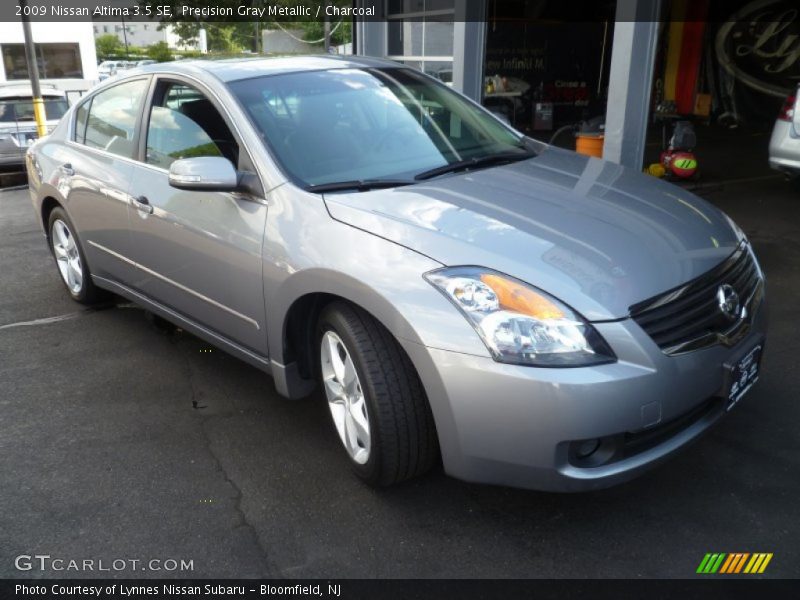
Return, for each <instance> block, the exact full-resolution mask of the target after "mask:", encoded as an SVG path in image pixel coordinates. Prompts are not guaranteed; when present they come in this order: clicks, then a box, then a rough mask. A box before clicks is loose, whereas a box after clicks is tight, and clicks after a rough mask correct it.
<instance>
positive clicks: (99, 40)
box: [94, 33, 125, 60]
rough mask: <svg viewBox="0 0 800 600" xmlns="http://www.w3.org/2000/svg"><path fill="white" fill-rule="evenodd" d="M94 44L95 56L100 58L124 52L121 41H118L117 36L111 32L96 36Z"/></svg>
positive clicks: (103, 58)
mask: <svg viewBox="0 0 800 600" xmlns="http://www.w3.org/2000/svg"><path fill="white" fill-rule="evenodd" d="M94 46H95V49H96V50H97V57H98V58H99V59H101V60H106V59H108V58H110V57H112V56H117V55H119V54H123V53H124V52H125V46H123V45H122V42H120V41H119V38H118V37H117V36H115V35H114V34H113V33H107V34H105V35H101V36H99V37H96V38H95V40H94Z"/></svg>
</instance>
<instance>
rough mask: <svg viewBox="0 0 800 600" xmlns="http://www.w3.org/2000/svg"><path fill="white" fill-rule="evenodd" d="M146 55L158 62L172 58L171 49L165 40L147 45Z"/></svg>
mask: <svg viewBox="0 0 800 600" xmlns="http://www.w3.org/2000/svg"><path fill="white" fill-rule="evenodd" d="M147 56H149V57H150V58H152V59H153V60H157V61H158V62H167V61H170V60H172V51H171V50H170V49H169V46H167V42H157V43H155V44H153V45H151V46H148V47H147Z"/></svg>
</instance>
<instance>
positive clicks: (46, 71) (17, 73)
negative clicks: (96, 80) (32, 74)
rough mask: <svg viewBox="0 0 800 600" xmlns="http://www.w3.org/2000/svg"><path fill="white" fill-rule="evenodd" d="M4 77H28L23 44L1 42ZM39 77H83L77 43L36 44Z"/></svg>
mask: <svg viewBox="0 0 800 600" xmlns="http://www.w3.org/2000/svg"><path fill="white" fill-rule="evenodd" d="M2 52H3V66H4V67H5V71H6V79H9V80H12V79H28V66H27V61H26V59H25V45H24V44H2ZM36 58H37V63H38V65H39V77H41V78H42V79H83V67H82V64H81V51H80V46H79V44H36Z"/></svg>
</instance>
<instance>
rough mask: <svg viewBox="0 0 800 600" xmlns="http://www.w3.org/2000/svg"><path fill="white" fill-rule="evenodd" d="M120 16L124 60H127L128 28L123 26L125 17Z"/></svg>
mask: <svg viewBox="0 0 800 600" xmlns="http://www.w3.org/2000/svg"><path fill="white" fill-rule="evenodd" d="M120 16H121V18H122V39H123V40H124V41H125V60H128V58H129V56H128V28H127V27H126V26H125V17H124V16H123V15H120Z"/></svg>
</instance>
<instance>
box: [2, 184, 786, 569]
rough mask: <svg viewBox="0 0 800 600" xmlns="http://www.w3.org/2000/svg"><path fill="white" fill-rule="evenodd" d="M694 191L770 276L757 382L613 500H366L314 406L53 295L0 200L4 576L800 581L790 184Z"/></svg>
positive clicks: (139, 316)
mask: <svg viewBox="0 0 800 600" xmlns="http://www.w3.org/2000/svg"><path fill="white" fill-rule="evenodd" d="M701 194H703V195H706V196H707V197H708V199H709V200H711V201H712V202H714V203H716V204H717V205H718V206H720V207H721V208H723V209H724V210H726V211H727V212H728V213H729V214H730V215H731V216H732V217H734V219H736V220H737V222H739V223H740V224H741V225H742V227H743V228H744V229H745V231H746V232H747V234H748V235H749V236H750V238H751V240H752V241H753V243H754V245H755V247H756V250H757V253H758V255H759V257H760V259H761V261H762V265H763V267H764V269H765V271H766V273H767V277H768V296H769V304H770V306H769V310H770V318H771V335H770V337H769V339H768V343H767V347H766V356H765V359H764V364H763V374H762V378H761V381H760V382H759V384H758V385H757V386H756V388H755V389H754V390H753V391H751V393H750V394H749V395H748V396H747V397H746V398H745V399H744V400H743V401H742V402H741V403H740V405H739V406H738V407H737V408H736V409H735V410H734V411H733V412H731V414H729V415H728V416H727V417H726V418H725V419H723V420H722V422H720V423H719V424H718V426H717V427H716V428H714V429H713V430H712V431H711V432H710V433H709V434H708V435H707V436H705V437H704V438H703V439H702V440H701V441H699V442H698V443H696V444H694V445H693V446H691V447H690V448H688V449H687V450H686V451H685V452H683V453H681V454H680V455H679V456H677V457H676V458H675V459H674V460H672V461H670V462H669V463H667V464H665V465H663V466H661V467H659V468H658V469H657V470H655V471H652V472H650V473H648V474H647V475H645V476H644V477H642V478H640V479H638V480H636V481H633V482H631V483H629V484H626V485H623V486H620V487H616V488H613V489H609V490H605V491H601V492H596V493H590V494H579V495H554V494H545V493H535V492H527V491H519V490H513V489H505V488H496V487H487V486H477V485H470V484H465V483H461V482H458V481H455V480H452V479H449V478H447V477H445V476H444V475H443V474H442V473H441V472H435V473H432V474H430V475H428V476H426V477H425V478H422V479H420V480H417V481H414V482H410V483H408V484H406V485H403V486H401V487H398V488H394V489H389V490H384V491H374V490H372V489H369V488H367V487H365V486H363V485H362V484H361V483H359V482H358V481H357V480H356V479H355V477H353V476H351V475H350V474H349V472H348V465H347V460H346V457H345V455H344V453H343V451H341V449H340V448H339V441H338V439H337V438H336V436H335V433H334V432H333V429H332V428H331V427H330V426H329V423H328V418H329V417H328V414H327V407H326V406H325V403H324V400H323V398H322V396H321V395H315V396H313V397H312V398H310V399H309V400H306V401H299V402H290V401H286V400H282V399H280V398H279V397H278V396H277V395H276V394H275V392H274V387H273V384H272V381H271V379H270V378H269V377H268V376H266V375H263V374H262V373H260V372H259V371H256V370H255V369H253V368H251V367H249V366H247V365H245V364H243V363H241V362H239V361H237V360H236V359H234V358H231V357H229V356H227V355H226V354H224V353H222V352H220V351H217V350H214V349H212V348H210V347H209V346H208V345H206V344H205V343H204V342H202V341H200V340H198V339H197V338H194V337H192V336H190V335H188V334H185V333H181V332H172V333H165V332H163V331H162V330H159V329H158V328H156V327H155V326H153V324H152V323H151V322H150V321H148V319H147V318H146V317H145V314H144V313H143V312H142V311H141V310H139V309H136V308H134V307H131V306H125V305H123V306H118V307H114V306H112V307H107V308H105V309H103V310H96V311H87V310H84V309H82V307H80V306H79V305H77V304H74V303H73V302H71V301H70V300H69V299H68V297H67V294H66V293H65V292H64V290H63V289H62V285H61V282H60V280H59V278H58V274H57V272H56V269H55V267H54V265H53V263H52V259H51V258H50V256H49V254H48V252H47V249H46V247H45V242H44V239H43V238H42V236H41V234H40V232H39V231H38V229H37V226H36V224H35V221H34V216H33V214H32V210H31V207H30V204H29V200H28V196H27V190H14V191H0V577H42V576H71V577H75V576H83V577H86V576H93V575H96V576H108V575H109V573H92V572H83V573H74V572H54V571H50V570H48V571H44V572H40V571H38V570H34V571H25V572H22V571H18V570H17V569H16V568H15V566H14V559H15V557H16V556H18V555H22V554H27V555H33V554H47V555H50V556H51V557H60V558H64V559H75V560H83V559H95V560H98V559H103V560H105V561H108V562H110V561H112V560H114V559H119V558H122V559H138V560H143V561H146V560H150V559H161V560H164V559H170V558H171V559H177V560H180V559H183V560H191V561H193V567H194V570H193V571H191V572H165V571H157V572H153V571H148V572H141V573H138V572H136V571H131V570H124V571H122V572H120V573H118V574H117V575H120V576H128V577H130V576H155V577H163V576H174V577H182V576H191V577H262V576H263V577H368V578H370V577H625V578H639V577H692V576H693V575H694V573H695V569H696V568H697V565H698V563H699V562H700V560H701V559H702V557H703V555H704V554H705V553H707V552H772V553H774V558H773V560H772V562H771V563H770V565H769V568H768V570H767V572H766V574H765V575H764V577H796V576H798V565H800V502H798V498H800V436H799V435H798V433H797V431H798V430H797V427H798V425H797V424H798V422H800V402H798V396H797V389H798V387H800V371H799V370H798V364H799V362H800V361H798V355H797V352H798V343H797V340H796V336H797V332H798V330H799V329H800V328H798V326H797V323H798V320H799V319H800V304H799V303H798V301H797V298H798V297H800V187H798V186H794V185H793V184H790V183H788V182H785V181H784V180H782V179H781V178H780V177H775V176H765V177H760V178H756V179H754V180H751V181H739V182H736V183H732V184H728V185H725V186H721V187H720V186H718V187H713V186H711V187H709V188H706V189H705V190H704V191H701Z"/></svg>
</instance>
